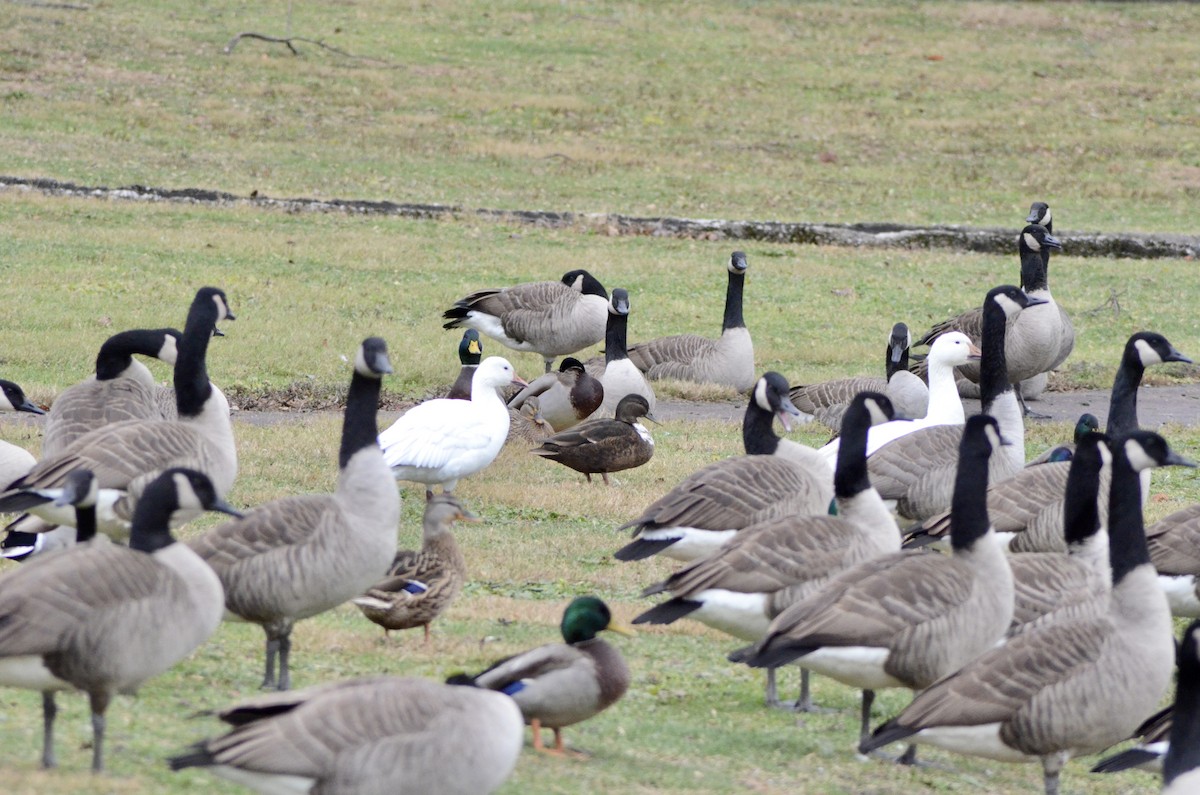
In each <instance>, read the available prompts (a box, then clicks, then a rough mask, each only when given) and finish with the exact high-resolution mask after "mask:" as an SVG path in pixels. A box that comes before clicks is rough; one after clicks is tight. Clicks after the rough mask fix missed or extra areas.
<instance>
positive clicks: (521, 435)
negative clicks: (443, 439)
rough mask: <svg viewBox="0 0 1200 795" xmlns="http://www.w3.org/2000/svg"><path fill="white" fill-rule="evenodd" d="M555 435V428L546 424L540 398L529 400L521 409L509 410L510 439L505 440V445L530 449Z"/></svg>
mask: <svg viewBox="0 0 1200 795" xmlns="http://www.w3.org/2000/svg"><path fill="white" fill-rule="evenodd" d="M553 433H554V428H552V427H550V423H548V422H546V415H545V414H543V413H542V409H541V404H540V403H539V401H538V398H536V397H531V398H528V399H526V400H525V402H523V403H522V404H521V408H519V409H509V410H508V438H507V439H505V440H504V443H505V444H518V445H523V446H525V447H529V446H530V445H534V444H539V443H540V442H541V441H542V440H543V439H546V438H547V437H549V436H550V435H551V434H553Z"/></svg>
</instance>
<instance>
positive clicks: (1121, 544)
mask: <svg viewBox="0 0 1200 795" xmlns="http://www.w3.org/2000/svg"><path fill="white" fill-rule="evenodd" d="M1142 438H1144V437H1142ZM1159 440H1160V441H1161V437H1159ZM1112 451H1113V463H1112V479H1111V480H1112V487H1111V489H1110V490H1109V510H1108V516H1109V527H1108V530H1109V563H1110V566H1111V573H1112V593H1111V596H1110V597H1109V599H1108V600H1107V602H1106V605H1105V608H1106V609H1104V610H1102V611H1101V612H1100V613H1099V614H1097V615H1094V616H1090V617H1085V618H1077V619H1070V620H1065V621H1056V622H1052V623H1050V624H1047V625H1045V626H1043V627H1040V628H1037V629H1034V630H1031V631H1029V632H1025V633H1023V634H1021V635H1018V636H1017V637H1015V638H1012V639H1010V640H1009V641H1008V642H1007V643H1005V644H1004V645H1003V646H1000V647H998V648H995V649H993V650H991V651H989V652H986V653H985V654H983V655H981V656H980V657H978V658H976V659H975V660H973V661H971V662H969V663H968V664H967V665H966V666H965V667H963V668H962V669H961V670H959V671H958V672H957V673H954V674H953V675H951V676H947V677H946V678H944V679H942V680H941V681H940V682H937V683H936V684H934V685H933V686H931V687H929V688H928V689H927V690H925V691H924V692H922V693H921V694H919V695H918V696H917V697H916V698H914V699H913V702H912V704H910V705H909V706H908V707H907V708H906V709H905V710H904V711H903V712H901V713H900V715H899V716H898V717H896V718H894V719H892V720H890V721H888V722H887V723H885V724H884V725H883V726H881V727H880V728H879V729H877V730H876V731H875V733H874V734H873V735H872V736H871V738H870V739H869V740H868V741H867V742H864V743H863V744H861V745H860V750H861V751H863V752H864V753H866V752H868V751H870V750H872V749H874V748H878V747H880V746H883V745H886V744H888V743H891V742H895V741H897V740H908V741H910V742H912V741H915V742H917V743H929V744H931V745H936V746H938V747H941V748H944V749H946V750H950V751H954V752H956V753H964V754H970V755H974V756H982V757H985V758H988V759H994V760H997V761H1002V762H1040V763H1041V765H1042V775H1043V782H1044V787H1045V791H1046V793H1047V795H1054V793H1057V792H1058V781H1059V773H1060V771H1061V770H1062V768H1063V766H1064V765H1065V764H1066V762H1067V760H1068V759H1069V758H1070V757H1072V756H1078V755H1081V754H1090V753H1095V752H1097V751H1100V750H1103V749H1104V748H1107V747H1108V746H1110V745H1112V744H1114V743H1116V742H1120V741H1121V740H1123V739H1125V738H1126V737H1128V736H1130V734H1131V733H1132V732H1133V731H1134V729H1135V728H1137V726H1138V724H1139V723H1141V722H1142V721H1143V720H1144V719H1145V718H1146V717H1147V716H1148V715H1150V713H1151V712H1153V711H1154V710H1155V709H1156V708H1157V706H1158V703H1159V701H1160V699H1161V698H1162V696H1163V694H1164V693H1165V692H1166V690H1167V686H1168V685H1169V684H1170V679H1171V671H1172V669H1173V668H1174V660H1175V642H1174V639H1173V637H1172V627H1171V612H1170V610H1169V609H1168V607H1167V601H1166V598H1165V597H1164V596H1163V595H1162V592H1161V591H1160V590H1159V589H1158V584H1157V583H1156V582H1155V574H1154V567H1153V565H1151V563H1150V553H1149V550H1148V549H1147V548H1146V536H1145V533H1144V532H1143V527H1142V504H1141V489H1140V487H1139V484H1138V474H1137V471H1136V468H1137V467H1138V466H1140V465H1142V464H1143V463H1144V462H1145V461H1146V460H1147V459H1153V460H1157V461H1165V463H1168V464H1181V465H1188V466H1194V465H1193V464H1191V463H1190V462H1188V461H1185V460H1184V459H1182V458H1180V457H1179V456H1178V455H1177V454H1175V453H1174V452H1173V451H1170V450H1169V449H1168V450H1166V451H1165V452H1164V451H1157V452H1156V451H1152V450H1148V449H1146V448H1145V447H1144V445H1143V442H1142V441H1140V440H1139V437H1125V438H1121V439H1117V440H1114V442H1113V443H1112ZM956 513H958V511H957V506H956Z"/></svg>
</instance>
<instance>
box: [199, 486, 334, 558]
mask: <svg viewBox="0 0 1200 795" xmlns="http://www.w3.org/2000/svg"><path fill="white" fill-rule="evenodd" d="M337 510H338V508H337V506H336V504H335V500H334V498H333V496H332V495H328V494H299V495H296V496H292V497H284V498H282V499H279V500H275V501H273V502H269V503H267V504H265V505H262V506H259V507H258V508H255V509H254V510H252V511H250V512H248V513H247V514H246V515H245V516H244V517H243V518H241V519H235V520H233V521H231V522H226V523H225V524H222V525H219V526H217V527H214V528H213V529H212V530H209V531H208V532H206V533H205V534H204V535H202V536H199V537H197V538H192V539H189V540H188V541H187V544H188V546H190V547H191V548H192V549H193V550H194V551H195V552H196V554H198V555H199V556H200V557H202V558H204V560H205V562H207V563H208V564H209V565H210V566H212V567H213V568H215V569H217V570H218V571H220V570H222V569H226V568H228V567H230V566H234V565H236V564H238V563H241V562H244V561H249V560H251V559H254V558H258V557H260V556H268V555H269V556H272V557H271V560H270V561H265V562H263V563H262V564H261V565H265V566H271V565H275V562H278V556H280V555H285V554H288V553H289V551H290V550H295V549H298V548H300V547H301V545H303V544H304V543H305V542H307V541H310V540H311V539H313V537H314V536H317V535H319V534H320V532H321V530H322V529H323V528H324V527H326V523H328V522H330V521H331V520H332V518H333V517H334V516H336V512H337Z"/></svg>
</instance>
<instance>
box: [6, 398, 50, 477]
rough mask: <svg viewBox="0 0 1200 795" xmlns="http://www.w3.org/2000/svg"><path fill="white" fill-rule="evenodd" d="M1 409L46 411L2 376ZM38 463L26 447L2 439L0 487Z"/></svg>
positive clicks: (39, 412) (42, 412) (35, 412)
mask: <svg viewBox="0 0 1200 795" xmlns="http://www.w3.org/2000/svg"><path fill="white" fill-rule="evenodd" d="M0 411H27V412H29V413H30V414H45V413H46V412H45V411H44V410H43V409H42V408H41V407H40V406H38V405H37V404H36V403H34V402H33V401H32V400H30V399H29V398H27V397H25V391H24V390H23V389H21V387H19V386H17V385H16V384H14V383H13V382H12V381H8V380H5V379H3V378H0ZM36 463H37V459H36V458H34V457H33V454H32V453H30V452H29V451H28V450H26V449H25V448H24V447H18V446H17V445H15V444H13V443H12V442H5V441H0V489H3V488H5V487H7V486H8V485H9V484H10V483H12V482H14V481H16V480H18V479H20V478H22V477H24V476H25V475H27V474H28V473H29V470H31V469H33V466H34V464H36Z"/></svg>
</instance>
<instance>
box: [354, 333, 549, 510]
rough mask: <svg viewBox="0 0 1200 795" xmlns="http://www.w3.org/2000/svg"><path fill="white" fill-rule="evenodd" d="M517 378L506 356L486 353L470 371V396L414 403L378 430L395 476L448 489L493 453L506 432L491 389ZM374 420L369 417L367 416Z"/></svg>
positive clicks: (501, 410)
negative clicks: (487, 355)
mask: <svg viewBox="0 0 1200 795" xmlns="http://www.w3.org/2000/svg"><path fill="white" fill-rule="evenodd" d="M514 381H516V382H517V383H519V384H521V385H524V384H525V382H524V381H522V380H520V379H519V378H517V376H516V374H515V373H514V372H513V366H512V365H511V364H509V363H508V360H507V359H504V358H501V357H499V356H489V357H488V358H486V359H484V360H483V361H482V362H480V364H479V367H478V368H477V369H476V370H475V375H474V376H472V377H471V399H470V400H450V399H448V398H435V399H433V400H427V401H425V402H424V403H421V404H419V405H416V406H413V407H412V408H411V409H409V410H408V411H406V412H405V413H404V415H403V416H402V417H400V419H398V420H396V421H395V422H394V423H393V424H392V425H391V427H389V428H388V429H387V430H385V431H384V432H383V433H381V434H379V446H380V447H382V448H383V459H384V461H386V462H387V465H388V466H390V467H391V468H392V474H393V475H394V476H395V478H396V480H412V481H416V482H417V483H424V484H425V487H426V491H427V492H429V493H432V489H433V486H434V484H439V483H440V484H441V486H442V491H444V492H446V493H450V492H453V491H454V487H455V486H456V485H457V484H458V481H459V480H460V479H462V478H465V477H467V476H468V475H474V474H475V473H476V472H478V471H480V470H481V469H483V468H485V467H486V466H487V465H488V464H490V463H492V461H494V460H495V459H496V456H497V455H498V454H499V453H500V448H501V447H503V446H504V440H505V439H506V438H508V407H507V406H505V405H504V401H503V400H502V399H501V398H500V395H499V394H498V393H497V392H496V390H497V389H498V388H500V387H504V386H508V385H509V384H511V383H513V382H514ZM372 422H374V420H372Z"/></svg>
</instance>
